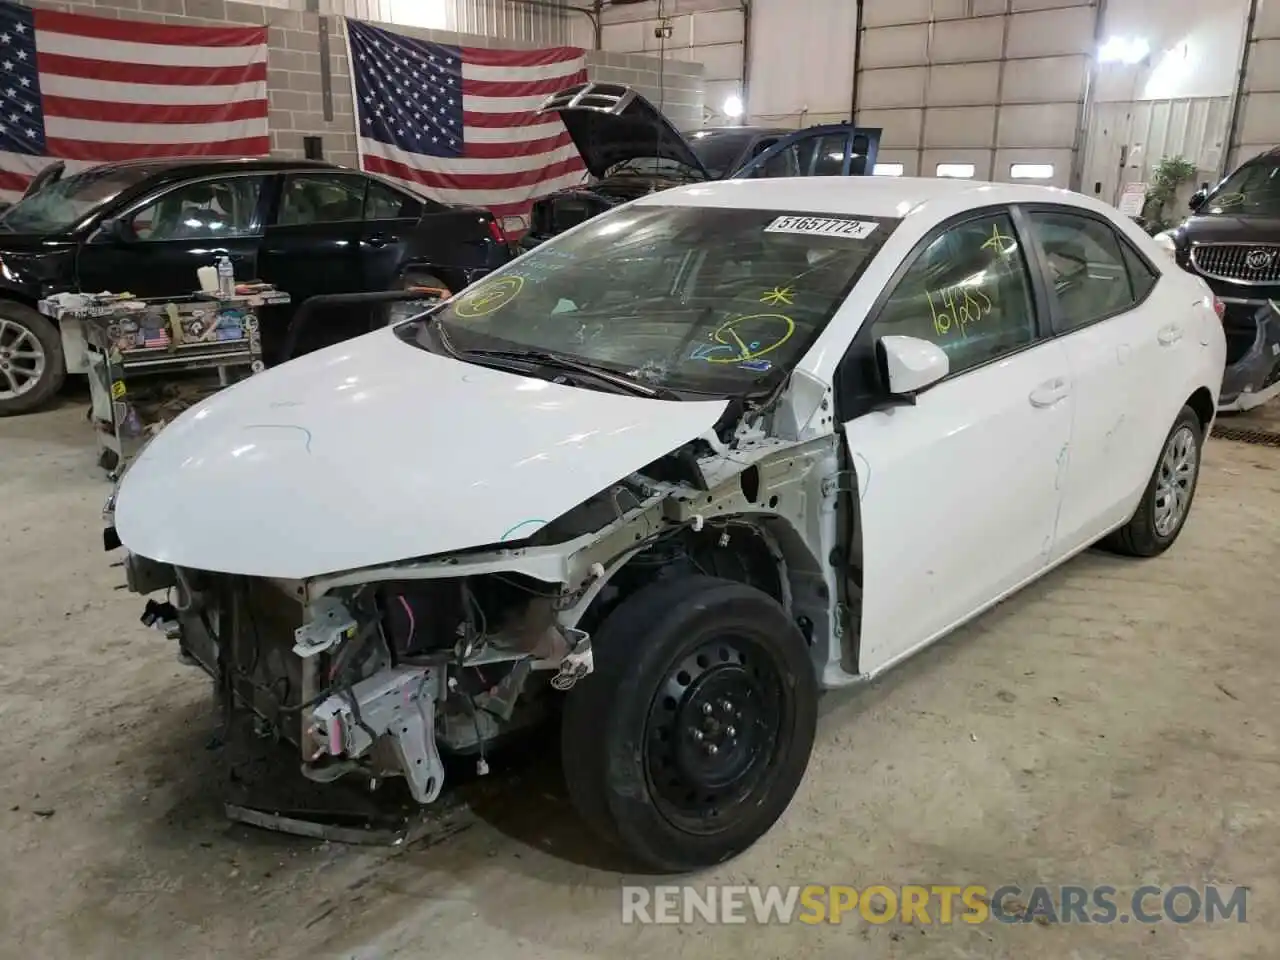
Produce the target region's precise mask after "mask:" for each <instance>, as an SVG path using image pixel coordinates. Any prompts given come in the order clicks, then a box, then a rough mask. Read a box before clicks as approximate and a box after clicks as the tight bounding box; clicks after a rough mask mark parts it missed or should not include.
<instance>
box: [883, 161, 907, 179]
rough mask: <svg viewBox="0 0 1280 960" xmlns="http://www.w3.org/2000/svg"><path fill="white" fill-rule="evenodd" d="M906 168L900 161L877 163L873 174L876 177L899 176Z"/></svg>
mask: <svg viewBox="0 0 1280 960" xmlns="http://www.w3.org/2000/svg"><path fill="white" fill-rule="evenodd" d="M906 169H907V168H906V167H904V166H903V165H902V164H900V163H877V164H876V167H875V175H876V176H877V177H900V176H902V175H903V174H904V173H905V172H906Z"/></svg>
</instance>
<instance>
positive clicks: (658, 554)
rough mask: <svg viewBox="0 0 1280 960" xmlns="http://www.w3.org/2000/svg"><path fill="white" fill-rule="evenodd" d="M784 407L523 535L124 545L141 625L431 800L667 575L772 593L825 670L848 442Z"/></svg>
mask: <svg viewBox="0 0 1280 960" xmlns="http://www.w3.org/2000/svg"><path fill="white" fill-rule="evenodd" d="M820 402H825V400H823V399H821V398H819V397H818V396H817V395H816V394H815V395H814V397H813V403H812V406H813V411H810V412H811V413H812V412H817V411H818V405H819V403H820ZM806 405H808V404H806ZM780 412H782V413H784V414H788V415H790V416H791V418H792V419H791V423H792V424H793V426H792V428H791V429H789V430H786V429H784V430H780V431H773V432H770V430H768V429H766V425H765V424H764V423H763V422H762V421H760V420H757V421H755V422H754V423H752V424H751V425H744V424H741V423H740V424H738V425H736V426H735V427H734V428H733V430H732V432H731V433H730V434H729V436H727V437H721V436H719V435H713V436H710V437H705V438H700V439H699V440H697V441H695V442H694V443H692V444H689V445H687V446H686V447H684V448H682V449H680V450H677V451H673V452H672V453H671V454H670V455H669V456H667V457H664V458H662V460H660V461H658V462H656V463H654V464H651V465H649V466H648V467H646V468H645V469H643V470H642V471H639V472H637V473H635V474H632V475H631V476H629V477H626V478H623V479H622V480H621V481H619V482H618V483H617V484H614V485H613V486H611V487H609V488H608V489H606V490H604V491H601V492H600V493H599V494H597V495H596V496H595V497H592V498H589V499H588V500H587V501H584V502H583V503H581V504H579V505H578V506H577V507H575V508H574V509H573V510H571V511H570V512H569V513H567V514H566V515H565V516H563V517H560V518H558V519H557V520H556V521H553V522H552V523H550V524H546V525H545V526H542V527H541V528H540V529H538V530H537V532H536V533H534V534H533V535H532V536H530V537H528V538H526V539H525V540H522V541H519V542H515V543H503V544H499V545H495V546H493V547H489V548H482V549H477V550H470V551H464V552H459V553H455V554H451V555H447V556H441V557H429V558H422V559H414V560H409V561H404V562H397V563H389V564H385V565H379V566H375V567H366V568H362V569H358V570H348V571H343V572H341V573H337V574H331V575H325V576H321V577H315V578H311V579H307V580H294V581H285V580H270V579H265V578H252V577H237V576H231V575H228V574H220V573H218V574H215V573H209V572H206V571H200V570H193V569H189V568H177V567H173V566H170V565H167V564H159V563H155V562H153V561H151V560H148V559H147V558H145V557H140V556H138V555H135V554H127V555H126V558H125V561H124V567H125V573H126V578H127V581H128V585H129V587H130V589H132V590H133V591H135V592H137V593H140V594H145V595H149V596H152V599H150V600H148V606H147V609H146V612H145V613H144V617H143V620H144V622H146V623H149V624H151V625H155V626H157V627H160V628H162V629H163V630H164V631H165V632H166V633H167V634H168V635H169V636H171V637H173V638H175V639H176V640H177V642H178V646H179V652H180V655H181V656H182V658H183V659H184V660H187V661H189V662H194V663H196V664H198V665H199V666H201V667H202V668H204V670H205V671H206V672H208V673H209V674H210V676H212V677H213V679H214V681H215V687H216V689H217V690H218V691H219V693H220V695H221V696H222V699H223V701H224V702H225V703H227V704H229V705H230V706H229V708H228V709H234V710H245V711H249V712H251V713H252V714H254V715H256V718H257V722H258V723H259V725H260V726H262V727H264V728H265V729H267V730H270V731H271V732H273V733H274V734H276V735H278V736H280V737H282V738H284V739H286V740H289V741H292V742H293V743H294V744H295V745H296V747H297V748H298V751H299V754H300V758H301V761H302V770H303V772H304V774H305V775H306V776H307V777H309V778H311V779H313V780H316V781H321V782H325V781H330V780H333V779H336V778H338V777H342V776H346V775H349V774H356V775H360V776H363V777H366V778H369V779H370V780H373V781H377V780H378V779H380V778H383V777H387V776H401V777H404V778H405V780H406V781H407V783H408V786H409V792H410V794H411V795H412V797H413V798H414V799H415V800H416V801H417V802H418V803H423V804H425V803H430V802H431V801H433V800H435V799H436V798H437V797H438V796H439V793H440V790H441V788H442V786H443V783H444V765H443V759H442V753H452V754H466V755H474V756H475V757H476V764H477V769H478V770H479V771H480V772H481V773H484V772H486V771H487V769H488V766H487V761H486V752H487V750H488V749H489V748H490V747H491V746H492V745H493V744H495V743H497V742H499V741H501V740H502V739H503V738H504V737H506V736H508V735H510V734H511V733H514V732H516V731H519V730H524V729H529V728H532V727H534V726H535V725H536V724H537V723H538V722H539V721H540V720H542V719H543V718H544V717H545V716H546V715H547V713H548V711H549V707H550V706H551V703H552V701H551V698H553V697H554V696H556V695H557V694H558V693H560V692H563V691H566V690H569V689H571V688H572V687H573V686H574V685H575V684H576V683H578V682H579V681H580V680H581V679H582V678H583V677H585V676H587V675H588V674H590V672H591V670H592V668H593V659H592V652H591V633H592V632H594V631H595V630H596V629H598V628H599V626H600V624H601V623H602V622H604V620H605V619H606V618H607V615H608V612H609V611H610V610H611V609H612V608H613V607H615V606H616V605H617V603H618V602H620V600H621V599H622V598H623V597H625V596H626V595H628V594H629V592H631V591H634V590H636V589H641V588H642V587H643V586H644V585H645V584H646V583H647V582H649V580H650V579H651V578H652V577H653V576H655V575H657V573H656V571H660V570H661V571H666V574H665V575H670V574H671V573H672V572H675V573H677V574H678V572H679V571H680V570H683V569H688V571H689V572H705V573H710V574H712V575H715V576H724V577H728V578H731V579H739V580H743V581H744V582H748V583H750V584H751V585H753V586H757V587H758V588H760V589H762V590H765V591H766V592H769V593H771V594H772V595H773V596H775V599H777V600H778V602H779V603H780V604H782V606H783V607H784V609H787V610H788V611H789V612H790V613H791V614H792V616H793V617H794V618H795V620H796V622H797V624H799V625H800V627H801V632H802V633H803V635H804V636H805V637H806V638H807V640H808V641H809V644H810V648H811V650H810V652H811V656H812V659H813V662H814V667H815V670H817V671H818V672H819V674H820V676H823V677H824V679H828V678H829V677H830V676H831V675H832V671H833V670H835V671H838V670H839V664H840V662H841V647H842V640H843V637H842V634H843V630H844V627H843V624H844V623H845V622H847V617H846V616H845V614H844V613H843V611H842V609H841V603H840V599H839V598H840V596H841V590H842V587H841V584H840V583H839V582H838V580H837V578H836V577H835V575H834V572H833V570H832V564H831V563H829V562H827V561H826V557H827V554H828V553H829V551H830V549H831V544H833V543H834V540H835V537H836V533H837V530H836V525H837V506H838V505H837V499H836V498H837V496H838V490H837V487H838V485H836V484H831V483H829V482H827V481H829V480H830V478H831V477H833V476H835V475H836V474H837V473H838V471H839V455H838V447H837V444H836V441H835V437H834V434H833V433H832V432H831V431H830V429H829V428H828V429H825V430H823V429H810V428H808V427H804V421H805V420H806V419H808V418H807V417H799V418H797V417H796V416H795V411H794V410H793V409H788V408H787V407H786V405H785V404H784V405H783V406H782V408H781V411H780ZM828 422H829V419H828ZM780 432H781V433H784V434H785V433H789V434H790V436H786V437H784V436H779V435H778V433H780ZM105 519H106V521H107V524H108V536H107V545H108V547H111V546H112V537H111V529H110V525H111V516H110V513H109V512H108V513H107V515H106V517H105ZM117 545H118V543H117ZM160 591H164V592H166V593H167V595H168V597H169V599H167V600H164V601H161V600H159V599H156V598H155V597H154V595H155V594H157V593H158V592H160Z"/></svg>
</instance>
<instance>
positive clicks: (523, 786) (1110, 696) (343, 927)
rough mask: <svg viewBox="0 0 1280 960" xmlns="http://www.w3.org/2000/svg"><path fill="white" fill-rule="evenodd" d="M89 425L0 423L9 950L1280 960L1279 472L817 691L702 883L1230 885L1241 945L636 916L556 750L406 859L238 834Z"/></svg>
mask: <svg viewBox="0 0 1280 960" xmlns="http://www.w3.org/2000/svg"><path fill="white" fill-rule="evenodd" d="M83 410H84V407H83V405H82V404H81V403H79V402H73V403H69V404H67V405H65V406H63V407H62V408H61V409H59V410H55V411H52V412H50V413H46V414H40V415H36V416H28V417H23V418H18V419H12V420H7V421H0V611H2V612H3V622H4V625H5V630H4V639H3V641H0V723H2V725H3V734H2V735H0V769H3V770H4V775H3V777H0V957H4V958H8V957H14V958H19V957H21V958H31V957H39V958H41V960H53V958H61V957H68V958H70V957H75V958H94V957H183V958H197V957H237V958H246V957H280V958H300V960H301V958H315V957H317V956H322V957H344V958H361V960H364V958H391V957H400V958H409V957H431V958H452V957H467V958H498V957H505V956H512V957H517V956H518V957H522V958H569V957H596V956H621V955H623V954H624V953H625V954H626V955H628V956H630V957H636V958H661V960H670V958H672V957H690V958H698V960H712V958H719V957H732V958H735V960H738V958H744V957H751V958H766V957H778V958H781V957H789V958H795V957H841V958H847V957H857V958H859V960H877V958H891V957H913V958H916V957H919V958H926V960H933V958H938V960H941V958H947V960H954V958H970V957H971V958H1011V960H1013V958H1016V960H1025V958H1027V957H1032V956H1034V957H1037V958H1040V960H1056V958H1062V960H1104V958H1108V960H1109V958H1116V957H1128V956H1138V955H1141V956H1143V957H1154V958H1192V957H1194V958H1219V957H1221V958H1231V960H1263V958H1268V960H1270V958H1274V957H1275V956H1276V955H1277V951H1276V946H1275V945H1276V943H1277V942H1278V938H1280V712H1277V710H1276V709H1275V704H1276V696H1275V690H1276V687H1277V684H1280V659H1278V658H1277V656H1276V651H1277V646H1278V645H1280V629H1278V628H1277V624H1278V623H1280V591H1278V590H1277V573H1276V572H1277V570H1280V450H1275V449H1267V448H1262V447H1252V446H1246V445H1243V444H1238V443H1232V442H1226V441H1216V442H1214V443H1213V444H1211V446H1210V449H1209V453H1208V456H1207V462H1206V466H1205V470H1204V474H1203V479H1202V482H1201V487H1200V492H1199V495H1198V498H1197V501H1196V507H1195V510H1194V512H1193V514H1192V518H1191V520H1190V523H1189V525H1188V527H1187V530H1186V532H1185V535H1184V536H1183V538H1182V540H1181V541H1180V542H1179V544H1178V545H1177V547H1176V548H1175V549H1174V550H1173V551H1171V553H1169V554H1168V555H1166V556H1165V557H1162V558H1160V559H1157V560H1154V561H1149V562H1133V561H1124V560H1120V559H1117V558H1114V557H1110V556H1106V555H1102V554H1097V553H1090V554H1087V555H1085V556H1083V557H1081V558H1079V559H1077V560H1075V561H1073V562H1072V563H1070V564H1068V565H1067V566H1066V567H1064V568H1063V569H1061V570H1059V571H1058V572H1056V573H1054V574H1052V575H1051V576H1049V577H1048V578H1047V579H1046V580H1045V581H1043V582H1041V583H1040V584H1038V585H1035V586H1033V587H1031V588H1030V589H1028V590H1026V591H1024V592H1023V594H1022V595H1020V596H1019V597H1017V598H1015V599H1014V600H1012V601H1010V602H1009V603H1006V604H1004V605H1003V606H1001V607H1000V608H999V609H997V610H996V611H995V612H993V613H991V614H989V615H988V616H986V617H984V618H982V619H981V620H980V621H979V622H978V623H976V624H974V625H973V626H971V627H970V628H968V629H965V630H963V631H961V632H960V633H959V634H958V635H956V636H954V637H952V638H951V639H949V640H948V641H946V642H944V643H942V644H940V645H938V646H936V647H934V648H933V649H931V650H929V651H926V652H925V653H924V654H922V655H920V656H919V657H917V658H916V659H915V660H913V661H911V662H910V663H908V664H906V665H905V666H904V667H902V668H900V669H899V670H897V671H895V672H894V673H892V674H891V675H890V676H888V677H887V678H885V679H884V680H883V681H882V682H879V683H877V684H875V685H874V686H872V687H870V688H867V689H864V690H862V691H860V692H857V693H852V694H845V695H840V696H830V697H828V698H827V699H826V701H825V706H824V715H823V719H822V722H821V727H820V730H819V735H818V743H817V746H816V748H815V753H814V757H813V762H812V764H811V767H810V770H809V774H808V777H807V779H806V780H805V783H804V785H803V786H802V787H801V790H800V793H799V795H798V796H797V798H796V800H795V802H794V803H793V804H792V805H791V808H790V809H789V810H788V812H787V814H786V815H785V817H784V819H783V820H782V821H781V822H780V823H779V824H778V825H777V827H776V828H775V829H774V830H773V831H772V832H771V833H770V834H769V835H768V836H767V837H765V838H764V840H763V841H762V842H760V843H759V844H758V845H757V846H756V847H755V848H754V849H752V850H751V851H750V852H749V853H747V854H746V855H744V856H743V857H741V858H740V859H738V860H736V861H734V862H733V863H730V864H728V865H726V866H724V867H722V868H720V869H717V870H713V871H709V872H708V873H706V874H705V875H702V876H699V877H697V878H696V882H697V883H698V884H699V885H701V884H705V883H737V884H744V883H761V884H769V883H777V884H805V883H823V884H852V885H856V886H866V885H870V884H876V883H883V884H889V885H897V884H909V883H923V884H955V885H966V884H981V885H984V886H986V887H988V888H989V889H994V888H995V887H998V886H1000V885H1002V884H1006V883H1011V884H1017V885H1019V886H1021V887H1023V888H1024V889H1029V888H1030V887H1032V886H1034V885H1035V884H1037V883H1045V884H1052V885H1060V884H1078V885H1083V886H1094V885H1100V884H1106V885H1111V886H1114V887H1116V888H1119V890H1120V891H1121V892H1122V896H1123V895H1125V894H1126V893H1127V892H1128V891H1132V890H1133V889H1134V888H1136V887H1138V886H1140V885H1142V884H1155V885H1161V886H1164V887H1169V886H1173V885H1176V884H1183V883H1186V884H1191V885H1195V886H1201V885H1203V884H1206V883H1218V884H1224V885H1228V886H1236V885H1243V886H1247V887H1248V888H1249V893H1248V897H1249V899H1248V914H1247V918H1248V922H1247V923H1244V924H1241V923H1237V922H1221V921H1220V922H1218V923H1215V924H1212V925H1210V924H1205V923H1191V924H1186V925H1177V924H1173V923H1170V922H1164V923H1159V924H1155V925H1144V924H1138V923H1130V924H1127V925H1125V924H1118V923H1117V924H1112V925H1098V924H1094V925H1087V926H1085V925H1080V924H1053V923H1040V922H1033V923H1018V924H1013V925H1006V924H1001V923H994V922H989V923H985V924H980V925H969V924H963V923H960V924H953V925H950V926H940V925H931V926H924V925H921V924H918V923H917V924H914V925H903V924H901V923H891V924H885V925H872V924H868V923H865V922H863V921H862V920H859V919H856V918H855V919H852V920H850V921H849V922H846V923H845V924H842V925H824V926H803V925H799V924H795V925H790V926H780V925H774V926H765V927H760V926H757V925H755V924H754V923H749V924H747V925H745V926H712V925H709V924H707V923H705V922H701V921H695V922H694V923H692V924H691V925H688V926H661V927H659V926H648V927H640V926H627V925H623V924H622V923H621V919H620V918H621V895H620V890H619V887H620V885H621V884H623V883H626V882H633V883H653V882H654V880H653V878H644V877H630V878H628V877H627V876H625V875H623V874H620V873H618V872H616V871H615V870H614V869H612V868H611V867H610V863H609V855H608V854H607V853H605V852H603V851H601V850H600V849H599V847H598V845H597V844H595V843H593V842H592V841H591V840H590V838H588V837H587V836H585V835H584V834H583V832H582V830H581V829H580V827H579V826H578V825H577V823H576V822H575V820H574V818H573V816H572V815H571V814H570V813H568V812H567V811H566V810H565V809H564V799H563V793H562V791H561V788H560V787H559V780H558V770H557V767H556V762H555V760H554V758H551V759H548V758H547V757H538V756H527V755H524V754H522V755H521V756H519V757H514V758H508V760H507V763H506V766H505V772H503V773H501V774H499V775H498V776H496V777H491V778H489V779H488V780H486V781H482V782H483V783H486V784H487V785H488V787H487V789H485V790H483V791H479V790H476V791H473V792H472V793H470V794H466V791H465V790H464V800H465V801H466V802H465V803H462V805H460V806H457V807H456V808H454V809H452V811H451V812H447V813H446V814H444V815H442V816H441V817H440V819H439V822H438V824H437V827H436V829H435V831H434V832H433V834H432V836H431V838H430V839H428V840H425V841H420V842H418V843H415V844H410V845H408V846H407V847H405V848H402V849H398V850H386V849H371V848H367V847H346V846H341V845H338V844H326V843H321V842H318V841H315V840H303V839H297V838H289V837H283V836H280V835H276V834H270V833H266V832H263V831H258V830H254V829H252V828H248V827H244V826H237V825H232V824H229V823H228V822H227V821H226V819H225V818H224V817H223V814H222V808H221V797H222V795H223V785H224V781H225V773H224V771H223V768H222V767H221V766H220V763H219V759H218V755H219V751H218V750H215V749H210V748H209V747H210V734H211V732H212V731H213V726H214V714H213V712H212V705H211V702H210V697H209V685H208V683H207V682H206V681H205V680H204V679H203V678H202V675H200V674H198V673H197V672H195V671H194V670H192V669H190V668H187V667H183V666H180V665H179V664H178V663H177V662H176V659H175V656H174V653H175V651H174V647H173V644H172V643H171V642H168V641H166V640H165V639H163V637H162V636H160V635H159V634H158V633H155V632H153V631H148V630H145V629H143V628H142V627H141V626H140V625H139V623H138V615H139V613H140V603H139V600H138V598H136V597H132V596H130V595H128V594H126V593H124V592H123V591H122V590H120V589H118V586H119V585H120V584H121V583H122V579H123V578H122V576H121V571H120V570H118V569H113V568H111V567H110V566H108V559H109V558H108V557H107V556H106V555H104V554H103V552H102V551H101V549H100V533H99V529H100V522H99V511H100V508H101V506H102V503H103V500H104V498H105V496H106V494H107V492H108V489H107V484H106V482H105V480H104V479H103V477H102V475H101V473H100V472H99V471H98V470H97V469H96V468H95V466H94V455H93V450H92V448H91V445H90V436H89V432H88V427H87V425H86V424H85V421H84V415H83ZM198 508H199V505H198V504H195V503H193V504H192V509H198ZM473 786H474V785H473ZM468 797H469V798H470V799H467V798H468ZM1122 903H1123V900H1122ZM935 919H936V915H935Z"/></svg>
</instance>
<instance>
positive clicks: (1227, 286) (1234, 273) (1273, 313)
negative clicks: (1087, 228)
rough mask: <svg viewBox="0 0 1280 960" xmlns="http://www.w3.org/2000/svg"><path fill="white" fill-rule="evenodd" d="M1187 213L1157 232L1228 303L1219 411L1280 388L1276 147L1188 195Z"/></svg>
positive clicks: (1279, 171)
mask: <svg viewBox="0 0 1280 960" xmlns="http://www.w3.org/2000/svg"><path fill="white" fill-rule="evenodd" d="M1191 211H1192V216H1191V217H1189V218H1188V219H1186V220H1184V221H1183V222H1182V223H1181V224H1179V225H1178V226H1177V227H1175V228H1174V229H1172V230H1168V231H1165V232H1164V233H1161V234H1158V235H1157V236H1156V238H1155V239H1156V242H1158V243H1160V244H1161V245H1162V246H1163V247H1165V249H1166V250H1167V251H1168V252H1169V253H1170V254H1172V255H1173V257H1174V258H1175V259H1176V260H1177V262H1178V264H1179V265H1180V266H1181V267H1182V268H1183V269H1184V270H1188V271H1190V272H1191V273H1194V274H1197V275H1198V276H1200V277H1203V278H1204V280H1205V282H1206V283H1208V284H1209V286H1210V287H1211V288H1212V289H1213V292H1214V293H1215V294H1216V295H1217V297H1218V299H1219V300H1221V301H1222V302H1223V303H1224V304H1225V305H1226V310H1225V314H1224V317H1223V323H1224V325H1225V327H1226V334H1227V369H1226V372H1225V374H1224V376H1223V382H1222V396H1221V400H1220V402H1219V409H1220V410H1249V409H1252V408H1253V407H1256V406H1259V405H1260V404H1263V403H1265V402H1266V401H1267V400H1269V399H1271V398H1272V397H1274V396H1277V395H1280V307H1278V306H1277V302H1280V147H1276V148H1275V149H1272V150H1269V151H1267V152H1266V153H1263V154H1260V155H1259V156H1256V157H1254V158H1253V159H1251V160H1248V161H1246V162H1245V163H1244V164H1243V165H1241V166H1240V167H1239V168H1237V169H1236V170H1235V171H1233V172H1232V173H1231V174H1230V175H1229V176H1227V177H1226V178H1225V179H1223V180H1222V182H1221V183H1219V184H1218V185H1217V186H1215V187H1203V188H1201V189H1200V190H1199V191H1197V192H1196V193H1195V195H1194V196H1192V198H1191Z"/></svg>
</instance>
